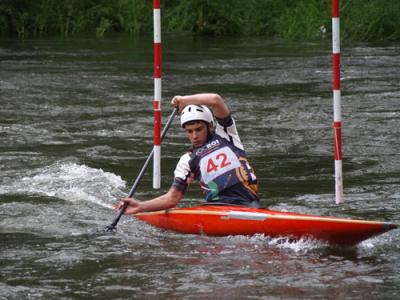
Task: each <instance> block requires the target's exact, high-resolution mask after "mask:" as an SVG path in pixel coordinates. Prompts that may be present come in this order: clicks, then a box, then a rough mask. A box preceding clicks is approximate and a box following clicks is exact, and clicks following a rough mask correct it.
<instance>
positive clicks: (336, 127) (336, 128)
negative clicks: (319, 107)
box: [332, 0, 344, 204]
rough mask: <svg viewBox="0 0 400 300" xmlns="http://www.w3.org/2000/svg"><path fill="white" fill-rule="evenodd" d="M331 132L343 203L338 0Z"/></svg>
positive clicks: (339, 200)
mask: <svg viewBox="0 0 400 300" xmlns="http://www.w3.org/2000/svg"><path fill="white" fill-rule="evenodd" d="M332 66H333V132H334V157H335V201H336V203H337V204H339V203H343V202H344V197H343V170H342V169H343V167H342V116H341V90H340V18H339V0H332Z"/></svg>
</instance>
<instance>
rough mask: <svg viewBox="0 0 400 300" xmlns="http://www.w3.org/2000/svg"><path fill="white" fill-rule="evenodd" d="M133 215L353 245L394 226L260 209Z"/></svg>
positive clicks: (194, 228) (177, 225) (165, 225)
mask: <svg viewBox="0 0 400 300" xmlns="http://www.w3.org/2000/svg"><path fill="white" fill-rule="evenodd" d="M133 216H134V217H135V218H137V219H139V220H142V221H144V222H146V223H148V224H151V225H153V226H156V227H158V228H162V229H166V230H173V231H176V232H179V233H187V234H205V235H209V236H228V235H255V234H264V235H266V236H270V237H274V238H275V237H288V238H291V239H294V240H298V239H300V238H313V239H318V240H322V241H327V242H329V243H331V244H339V245H356V244H358V243H360V242H362V241H364V240H366V239H368V238H371V237H373V236H376V235H379V234H382V233H384V232H386V231H389V230H392V229H395V228H397V225H395V224H392V223H387V222H380V221H366V220H354V219H345V218H335V217H321V216H314V215H308V214H300V213H292V212H282V211H275V210H268V209H262V208H247V207H237V206H213V205H206V206H196V207H191V208H174V209H170V210H163V211H156V212H147V213H139V214H136V215H133Z"/></svg>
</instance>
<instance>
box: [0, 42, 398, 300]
mask: <svg viewBox="0 0 400 300" xmlns="http://www.w3.org/2000/svg"><path fill="white" fill-rule="evenodd" d="M330 51H331V48H330V45H329V41H327V42H326V44H312V43H304V44H301V45H299V44H297V43H296V44H295V43H293V44H292V43H283V42H277V41H265V40H262V39H221V38H215V39H200V38H188V37H180V38H172V37H166V38H165V42H164V51H163V56H164V60H165V63H164V65H163V71H164V78H163V89H164V105H163V109H164V118H166V117H167V116H168V115H169V112H170V107H169V105H168V102H169V99H170V98H171V97H172V96H173V95H175V94H186V93H195V92H204V91H213V92H218V93H220V94H222V95H223V96H224V97H225V98H226V99H227V101H228V102H229V104H230V106H231V109H232V111H233V113H234V115H235V117H236V119H237V122H238V124H239V130H240V134H241V137H242V140H243V142H244V144H245V146H246V147H247V151H248V153H249V155H250V157H251V159H252V162H253V165H254V167H255V168H256V170H257V175H258V178H259V180H260V183H261V191H262V202H263V205H264V206H266V207H267V206H269V207H272V208H275V209H284V210H289V211H298V212H307V213H314V214H318V215H335V216H344V217H353V218H363V219H379V220H387V221H393V222H397V223H400V222H399V220H400V209H399V199H400V192H399V186H400V156H399V153H400V146H399V145H400V144H399V142H398V141H399V138H400V129H399V126H398V124H399V120H400V110H399V108H398V105H397V103H398V100H399V99H400V86H399V78H400V71H399V70H400V51H399V47H398V46H397V45H384V46H381V45H379V46H376V45H369V46H368V45H357V46H353V47H348V48H344V49H343V51H342V52H343V61H342V71H343V72H342V73H343V74H342V76H343V82H342V89H343V108H342V109H343V123H344V127H343V142H344V157H345V158H344V174H345V175H344V177H345V195H346V203H345V204H344V205H341V206H337V205H335V204H334V196H333V194H332V192H333V186H334V183H333V158H332V148H333V142H332V140H333V138H332V128H331V123H332V99H331V69H330V63H331V62H330ZM152 88H153V79H152V42H151V40H150V39H147V38H135V39H127V38H123V37H121V38H113V39H104V40H91V39H79V40H69V41H56V40H32V41H31V40H27V41H15V40H1V41H0V89H1V94H0V161H1V164H0V172H1V175H2V176H1V178H0V214H1V219H0V236H1V254H0V255H1V261H2V268H1V283H0V298H1V299H3V298H4V299H42V298H45V297H46V298H49V299H89V298H98V299H110V298H112V299H127V298H139V299H140V298H150V299H152V298H154V299H157V298H160V297H164V298H174V299H205V298H210V297H217V298H222V299H231V298H236V299H242V298H256V299H261V298H265V299H281V298H305V299H321V298H328V299H345V298H351V299H360V298H367V299H368V298H374V299H394V298H396V296H397V294H398V292H399V288H398V286H399V284H400V279H399V275H398V274H399V273H400V263H399V261H400V249H399V233H398V231H393V232H390V233H388V234H386V235H383V236H381V237H378V238H375V239H371V240H369V241H366V242H364V243H362V244H361V245H359V246H358V247H356V248H352V249H346V248H335V247H331V246H328V245H325V244H322V243H320V242H316V241H300V242H298V243H290V242H289V241H285V240H280V239H270V238H268V237H263V236H256V237H252V238H246V237H226V238H211V237H203V236H189V235H187V236H186V235H179V234H175V233H170V232H162V231H160V230H157V229H155V228H152V227H150V226H148V225H145V224H142V223H140V222H137V221H135V220H131V219H129V218H124V219H123V221H122V222H121V224H120V225H119V230H118V233H117V234H115V235H107V234H104V232H102V231H101V230H102V228H104V226H106V225H108V223H109V222H110V221H111V220H112V218H113V217H114V213H113V212H112V210H110V207H111V205H112V204H113V203H114V202H115V200H116V199H118V198H120V197H122V196H124V195H125V193H126V191H127V190H128V189H129V187H130V185H131V183H132V182H133V180H134V179H135V177H136V174H137V173H138V171H139V170H140V168H141V166H142V164H143V161H144V159H145V158H146V157H147V155H148V153H149V151H150V149H151V147H152V138H151V135H152V122H153V120H152V94H153V91H152ZM187 147H188V144H187V141H186V139H185V138H184V137H183V136H182V132H181V130H180V128H179V126H173V128H172V129H171V130H170V132H169V133H168V137H167V138H166V140H165V143H164V147H163V150H162V154H163V172H162V174H163V175H162V186H163V187H162V191H165V190H167V189H168V187H169V184H170V181H171V174H172V170H173V168H174V166H175V164H176V161H177V158H178V157H179V154H180V153H182V152H183V151H185V149H187ZM162 191H161V192H162ZM158 193H159V192H157V191H153V190H151V176H147V177H145V178H144V179H143V181H142V184H141V186H140V189H139V191H138V193H137V195H138V197H139V198H147V197H151V196H154V195H156V194H158ZM199 199H200V193H199V190H198V189H197V188H192V189H191V190H190V191H189V193H188V195H187V199H186V200H185V201H184V203H183V205H193V204H196V203H198V202H199Z"/></svg>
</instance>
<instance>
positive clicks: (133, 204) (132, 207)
mask: <svg viewBox="0 0 400 300" xmlns="http://www.w3.org/2000/svg"><path fill="white" fill-rule="evenodd" d="M125 203H127V204H128V207H127V208H126V210H125V213H126V214H136V213H138V212H140V202H139V201H136V200H134V199H133V198H125V199H121V200H120V201H119V202H118V204H117V206H116V207H115V208H116V210H117V211H119V210H120V209H121V207H123V206H124V205H125Z"/></svg>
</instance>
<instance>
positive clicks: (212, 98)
mask: <svg viewBox="0 0 400 300" xmlns="http://www.w3.org/2000/svg"><path fill="white" fill-rule="evenodd" d="M171 104H172V105H173V106H175V107H176V106H179V110H180V111H182V109H183V108H184V107H185V106H186V105H190V104H195V105H207V106H208V107H210V108H211V109H212V111H213V114H214V116H215V117H216V118H218V119H224V118H226V117H227V116H229V114H230V111H229V108H228V106H227V105H226V104H225V101H224V99H223V98H222V97H221V96H220V95H218V94H213V93H203V94H194V95H187V96H175V97H174V98H172V100H171Z"/></svg>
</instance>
